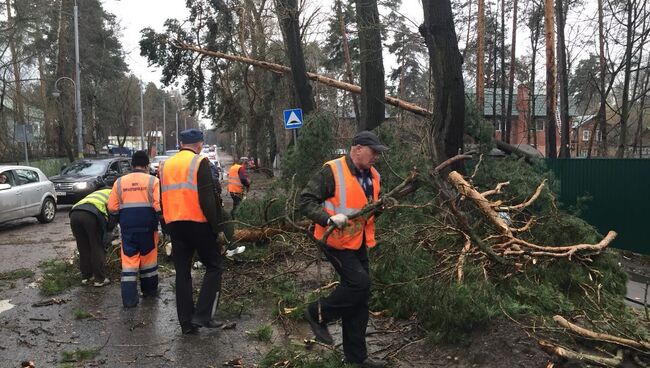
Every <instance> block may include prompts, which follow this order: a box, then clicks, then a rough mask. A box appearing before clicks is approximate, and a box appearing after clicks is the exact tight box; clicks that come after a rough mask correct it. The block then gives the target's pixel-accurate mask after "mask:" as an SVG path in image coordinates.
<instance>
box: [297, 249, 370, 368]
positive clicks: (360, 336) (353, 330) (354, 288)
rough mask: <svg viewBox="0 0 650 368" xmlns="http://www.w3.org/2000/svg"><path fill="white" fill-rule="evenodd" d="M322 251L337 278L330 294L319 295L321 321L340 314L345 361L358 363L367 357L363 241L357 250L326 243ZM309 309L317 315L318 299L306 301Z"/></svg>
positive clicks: (367, 286) (367, 288)
mask: <svg viewBox="0 0 650 368" xmlns="http://www.w3.org/2000/svg"><path fill="white" fill-rule="evenodd" d="M325 255H326V256H327V258H328V259H329V261H330V263H332V265H333V266H334V269H336V272H337V273H338V274H339V276H340V277H341V282H340V284H339V285H338V286H337V287H336V289H334V291H332V293H331V294H330V295H328V296H326V297H324V298H321V299H320V306H321V316H322V318H323V322H325V323H328V322H331V321H335V320H338V319H339V318H341V321H342V322H343V352H344V353H345V360H346V361H347V362H348V363H361V362H363V361H364V360H365V359H366V358H367V357H368V352H367V350H366V327H368V300H369V299H370V275H369V272H368V250H367V248H366V246H365V245H362V246H361V248H359V249H358V250H337V249H332V248H329V247H328V248H327V252H326V254H325ZM309 312H310V313H311V315H312V316H313V317H314V318H316V319H318V302H314V303H311V304H310V305H309Z"/></svg>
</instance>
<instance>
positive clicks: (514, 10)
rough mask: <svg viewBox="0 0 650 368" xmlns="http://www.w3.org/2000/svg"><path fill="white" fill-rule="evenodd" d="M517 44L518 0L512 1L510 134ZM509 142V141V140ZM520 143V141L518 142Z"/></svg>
mask: <svg viewBox="0 0 650 368" xmlns="http://www.w3.org/2000/svg"><path fill="white" fill-rule="evenodd" d="M504 38H505V35H504ZM516 45H517V0H514V1H513V3H512V46H511V47H510V72H509V75H508V112H507V113H506V121H507V122H508V123H507V126H508V135H510V130H511V121H512V92H513V89H514V87H515V47H516ZM507 143H509V142H507ZM517 143H518V142H517Z"/></svg>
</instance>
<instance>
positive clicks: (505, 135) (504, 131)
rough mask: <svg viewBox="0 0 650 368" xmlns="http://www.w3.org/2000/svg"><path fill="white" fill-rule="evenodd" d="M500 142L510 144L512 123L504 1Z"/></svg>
mask: <svg viewBox="0 0 650 368" xmlns="http://www.w3.org/2000/svg"><path fill="white" fill-rule="evenodd" d="M499 54H500V56H501V71H500V75H501V80H500V83H499V85H500V87H501V88H500V89H501V140H502V141H504V142H506V143H508V144H510V129H511V127H512V123H511V122H510V121H509V120H507V117H506V93H505V86H506V0H501V50H500V51H499Z"/></svg>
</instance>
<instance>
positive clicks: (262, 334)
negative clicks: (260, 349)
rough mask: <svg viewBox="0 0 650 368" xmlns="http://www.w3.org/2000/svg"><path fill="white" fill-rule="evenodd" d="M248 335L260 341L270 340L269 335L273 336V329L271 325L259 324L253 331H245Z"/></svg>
mask: <svg viewBox="0 0 650 368" xmlns="http://www.w3.org/2000/svg"><path fill="white" fill-rule="evenodd" d="M246 333H247V334H248V336H251V337H253V338H255V339H257V340H258V341H261V342H271V337H273V329H272V328H271V325H268V324H267V325H263V326H260V327H259V328H258V329H257V330H255V331H247V332H246Z"/></svg>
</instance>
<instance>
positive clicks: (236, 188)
mask: <svg viewBox="0 0 650 368" xmlns="http://www.w3.org/2000/svg"><path fill="white" fill-rule="evenodd" d="M240 168H241V165H239V164H234V165H232V166H231V167H230V170H229V171H228V191H229V192H230V193H244V184H242V182H241V179H239V169H240Z"/></svg>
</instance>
